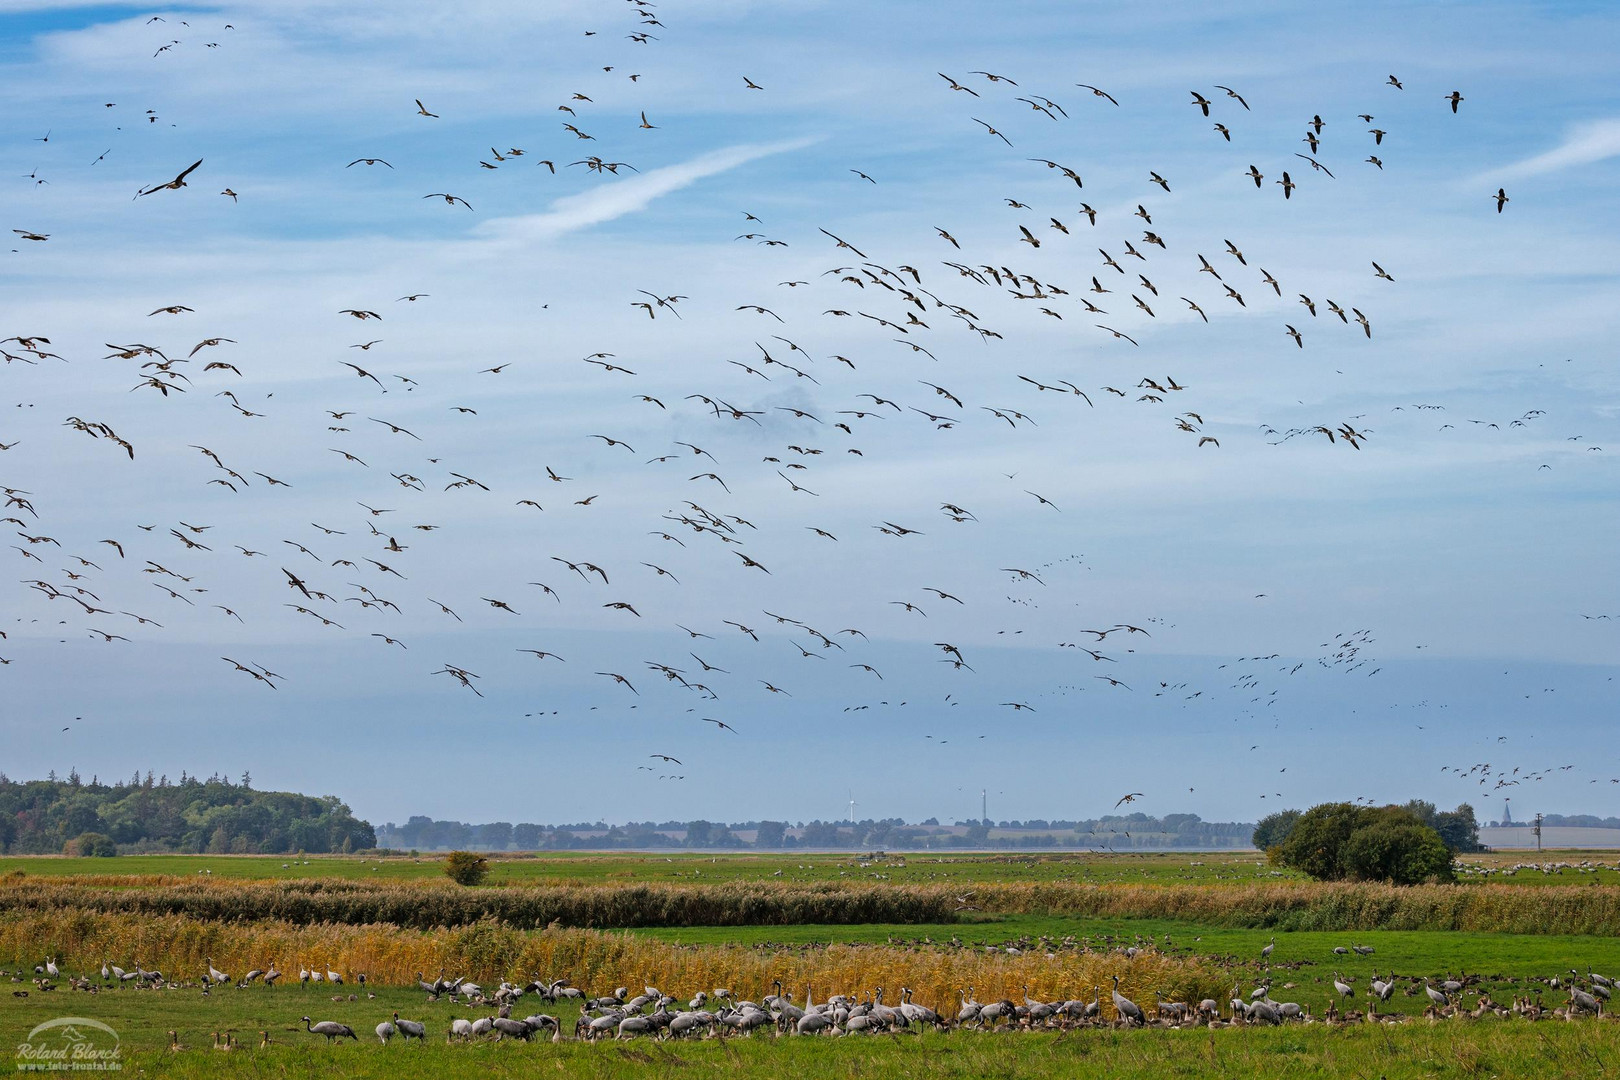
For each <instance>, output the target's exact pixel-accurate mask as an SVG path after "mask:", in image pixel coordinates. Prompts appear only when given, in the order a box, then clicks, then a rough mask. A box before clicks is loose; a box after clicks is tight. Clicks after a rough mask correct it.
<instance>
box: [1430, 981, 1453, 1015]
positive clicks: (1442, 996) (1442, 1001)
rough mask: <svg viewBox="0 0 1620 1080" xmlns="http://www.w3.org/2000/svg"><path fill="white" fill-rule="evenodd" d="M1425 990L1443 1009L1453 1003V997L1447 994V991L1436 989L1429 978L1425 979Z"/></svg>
mask: <svg viewBox="0 0 1620 1080" xmlns="http://www.w3.org/2000/svg"><path fill="white" fill-rule="evenodd" d="M1423 992H1424V993H1426V994H1428V995H1429V1000H1430V1001H1432V1002H1434V1004H1435V1005H1436V1006H1437V1007H1438V1008H1442V1009H1443V1008H1445V1007H1446V1006H1447V1005H1450V1004H1451V998H1449V997H1447V996H1446V993H1445V991H1443V990H1436V989H1435V988H1434V987H1433V986H1432V985H1431V984H1430V983H1429V980H1428V979H1424V980H1423Z"/></svg>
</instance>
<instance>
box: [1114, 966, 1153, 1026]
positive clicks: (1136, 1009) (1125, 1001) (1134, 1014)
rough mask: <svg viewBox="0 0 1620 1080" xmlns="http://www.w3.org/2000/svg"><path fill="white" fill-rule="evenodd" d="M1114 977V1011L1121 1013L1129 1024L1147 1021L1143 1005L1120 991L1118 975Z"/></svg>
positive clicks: (1122, 1018)
mask: <svg viewBox="0 0 1620 1080" xmlns="http://www.w3.org/2000/svg"><path fill="white" fill-rule="evenodd" d="M1113 979H1114V990H1113V994H1114V1011H1115V1012H1117V1013H1118V1014H1119V1018H1120V1019H1121V1020H1124V1021H1125V1022H1126V1023H1127V1024H1141V1023H1145V1022H1146V1019H1145V1018H1144V1017H1143V1016H1142V1007H1141V1006H1140V1005H1138V1004H1137V1003H1136V1002H1134V1001H1132V1000H1131V999H1130V998H1128V997H1126V996H1125V995H1124V994H1122V993H1120V992H1119V976H1118V975H1115V976H1113Z"/></svg>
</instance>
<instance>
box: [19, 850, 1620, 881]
mask: <svg viewBox="0 0 1620 1080" xmlns="http://www.w3.org/2000/svg"><path fill="white" fill-rule="evenodd" d="M489 858H490V863H491V872H490V876H489V880H488V881H487V882H486V884H488V885H542V884H553V885H602V884H614V883H624V882H687V883H693V882H702V883H710V884H714V883H721V882H730V881H798V882H819V881H839V880H843V881H855V882H863V883H881V882H894V883H898V884H905V883H910V884H924V883H935V882H944V883H959V884H962V885H971V884H974V883H979V882H990V881H1001V882H1041V883H1044V882H1068V881H1072V882H1081V883H1089V884H1108V883H1116V882H1118V883H1123V882H1131V883H1139V884H1140V883H1152V882H1164V883H1167V884H1168V883H1181V884H1198V885H1205V884H1208V885H1214V884H1221V883H1232V884H1252V883H1254V882H1256V881H1278V880H1303V879H1301V878H1300V877H1299V875H1297V874H1294V873H1293V872H1291V871H1280V870H1274V869H1272V868H1270V867H1268V866H1266V865H1265V859H1264V857H1262V856H1259V855H1257V854H1255V853H1252V852H1249V853H1236V852H1211V853H1206V854H1198V855H1188V854H1185V853H1157V852H1150V853H1143V854H1102V855H1097V854H1091V853H1085V854H1041V855H1000V854H995V855H933V854H917V853H913V854H907V855H900V854H893V855H887V856H884V857H881V858H880V857H876V856H868V855H861V854H858V853H850V852H832V853H804V854H790V855H784V854H760V855H755V854H735V855H733V854H694V853H691V852H675V853H672V854H669V855H663V854H650V855H649V854H623V855H620V854H577V853H574V852H540V853H536V854H524V855H520V856H506V857H502V856H493V855H492V856H489ZM18 870H20V871H23V872H25V873H28V874H39V875H44V876H81V875H86V874H132V875H159V874H161V875H168V876H178V877H185V876H191V877H195V876H198V875H204V876H214V877H221V878H230V879H233V880H288V879H293V878H345V879H349V880H356V881H358V880H384V881H415V880H426V881H437V880H440V879H441V878H442V875H443V869H442V855H433V854H427V855H421V856H411V855H385V856H381V857H371V858H361V857H351V856H336V855H327V856H306V857H303V858H294V857H290V856H274V855H126V856H122V857H120V858H115V859H74V858H58V857H53V856H46V857H30V856H22V857H17V856H13V857H3V858H0V874H5V873H7V872H10V871H18ZM1615 880H1616V881H1620V876H1616V878H1615Z"/></svg>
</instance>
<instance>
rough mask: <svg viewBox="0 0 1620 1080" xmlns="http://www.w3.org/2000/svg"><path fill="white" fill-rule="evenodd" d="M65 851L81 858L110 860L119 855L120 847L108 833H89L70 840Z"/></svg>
mask: <svg viewBox="0 0 1620 1080" xmlns="http://www.w3.org/2000/svg"><path fill="white" fill-rule="evenodd" d="M63 850H64V852H65V853H66V854H68V855H77V856H80V857H81V858H82V857H89V858H96V859H110V858H112V857H113V856H114V855H117V854H118V845H117V844H115V843H113V838H112V837H110V836H108V835H107V834H106V833H98V832H87V833H80V834H79V835H78V836H75V837H74V838H73V839H72V840H69V841H68V842H67V844H66V845H65V846H64V848H63Z"/></svg>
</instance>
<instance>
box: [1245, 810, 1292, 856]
mask: <svg viewBox="0 0 1620 1080" xmlns="http://www.w3.org/2000/svg"><path fill="white" fill-rule="evenodd" d="M1298 821H1299V811H1298V810H1279V811H1277V813H1275V814H1269V815H1267V816H1266V817H1263V818H1261V819H1260V821H1259V823H1257V824H1256V825H1255V827H1254V840H1253V843H1254V846H1255V847H1257V848H1259V849H1260V850H1261V851H1270V850H1271V849H1272V848H1274V847H1278V846H1279V845H1281V844H1282V843H1283V841H1285V840H1287V839H1288V834H1289V833H1291V832H1293V831H1294V824H1295V823H1296V822H1298Z"/></svg>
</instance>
